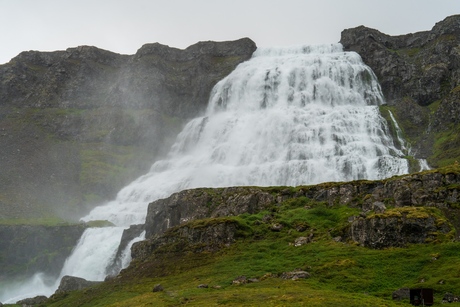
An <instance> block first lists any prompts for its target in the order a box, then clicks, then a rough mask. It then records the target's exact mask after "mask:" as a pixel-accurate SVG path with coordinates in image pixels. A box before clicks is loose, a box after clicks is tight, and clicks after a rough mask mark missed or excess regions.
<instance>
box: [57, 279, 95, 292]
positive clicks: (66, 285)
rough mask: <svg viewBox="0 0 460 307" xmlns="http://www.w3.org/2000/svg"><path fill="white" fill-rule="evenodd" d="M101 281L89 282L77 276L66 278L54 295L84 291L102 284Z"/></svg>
mask: <svg viewBox="0 0 460 307" xmlns="http://www.w3.org/2000/svg"><path fill="white" fill-rule="evenodd" d="M100 283H101V282H100V281H89V280H86V279H84V278H80V277H75V276H68V275H66V276H64V277H62V279H61V283H60V284H59V287H58V288H57V290H56V292H54V294H59V293H65V292H69V291H75V290H82V289H85V288H89V287H92V286H95V285H97V284H100Z"/></svg>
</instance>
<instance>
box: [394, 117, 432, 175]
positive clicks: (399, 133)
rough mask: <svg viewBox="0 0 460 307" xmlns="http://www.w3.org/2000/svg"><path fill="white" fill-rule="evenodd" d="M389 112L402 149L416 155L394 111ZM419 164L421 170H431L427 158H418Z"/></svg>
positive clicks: (405, 152)
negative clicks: (406, 139) (405, 137)
mask: <svg viewBox="0 0 460 307" xmlns="http://www.w3.org/2000/svg"><path fill="white" fill-rule="evenodd" d="M388 113H389V114H390V118H391V120H392V121H393V125H394V127H395V130H396V137H397V138H398V142H399V144H400V146H401V150H402V151H403V153H404V154H406V155H408V156H414V153H413V152H412V148H411V146H410V144H409V143H407V142H406V141H405V140H404V138H403V132H402V130H401V127H399V125H398V122H397V121H396V118H395V117H394V116H393V112H391V111H390V110H388ZM417 161H418V164H419V170H418V171H419V172H421V171H426V170H430V169H431V167H430V166H429V165H428V162H427V161H426V159H417Z"/></svg>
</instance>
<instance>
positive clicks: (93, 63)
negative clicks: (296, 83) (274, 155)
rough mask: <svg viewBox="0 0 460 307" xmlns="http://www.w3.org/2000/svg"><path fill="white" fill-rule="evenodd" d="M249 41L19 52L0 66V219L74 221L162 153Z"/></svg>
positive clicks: (243, 56) (249, 48) (245, 52)
mask: <svg viewBox="0 0 460 307" xmlns="http://www.w3.org/2000/svg"><path fill="white" fill-rule="evenodd" d="M255 49H256V46H255V44H254V42H252V41H251V40H250V39H247V38H245V39H241V40H237V41H232V42H200V43H197V44H195V45H193V46H190V47H188V48H187V49H185V50H179V49H175V48H170V47H168V46H164V45H161V44H158V43H155V44H147V45H144V46H142V47H141V48H140V49H139V50H138V52H137V53H136V54H134V55H120V54H116V53H112V52H110V51H106V50H101V49H98V48H96V47H91V46H80V47H76V48H69V49H67V50H65V51H56V52H38V51H27V52H22V53H21V54H19V55H18V56H17V57H15V58H13V59H12V60H11V61H10V62H9V63H7V64H4V65H0V169H1V170H2V171H1V172H0V218H1V219H3V218H15V217H21V218H24V217H37V216H47V215H58V216H65V217H68V216H71V215H78V214H81V213H82V212H84V211H85V210H87V209H89V208H91V206H92V205H94V204H96V203H98V202H100V201H102V200H104V199H109V198H112V197H113V196H114V194H115V193H116V192H117V191H118V190H119V189H120V188H121V187H123V186H124V185H125V184H127V183H128V182H130V181H131V180H133V179H134V178H136V177H137V176H139V175H140V174H142V173H143V172H145V169H148V167H149V165H150V164H151V163H153V162H154V161H155V160H156V159H158V157H160V156H161V155H162V154H164V153H165V152H167V151H168V149H169V146H170V145H171V143H172V141H173V140H174V137H175V135H176V134H177V133H178V132H179V131H180V129H181V127H182V125H183V124H184V122H185V121H186V120H187V119H189V118H192V117H195V116H196V115H197V114H199V113H200V112H202V111H203V110H204V109H205V107H206V105H207V101H208V97H209V94H210V91H211V89H212V87H213V86H214V84H215V83H216V82H217V81H219V80H220V79H222V78H223V77H225V76H226V75H227V74H228V73H230V72H231V71H232V70H233V69H234V68H235V67H236V65H238V64H239V63H240V62H242V61H245V60H247V59H248V58H250V57H251V55H252V53H253V52H254V50H255Z"/></svg>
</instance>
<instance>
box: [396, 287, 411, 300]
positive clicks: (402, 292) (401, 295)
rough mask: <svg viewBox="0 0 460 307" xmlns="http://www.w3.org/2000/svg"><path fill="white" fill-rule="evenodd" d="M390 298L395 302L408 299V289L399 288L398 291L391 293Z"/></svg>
mask: <svg viewBox="0 0 460 307" xmlns="http://www.w3.org/2000/svg"><path fill="white" fill-rule="evenodd" d="M392 298H393V300H396V301H401V300H405V299H409V298H410V289H409V288H401V289H398V290H396V291H393V294H392Z"/></svg>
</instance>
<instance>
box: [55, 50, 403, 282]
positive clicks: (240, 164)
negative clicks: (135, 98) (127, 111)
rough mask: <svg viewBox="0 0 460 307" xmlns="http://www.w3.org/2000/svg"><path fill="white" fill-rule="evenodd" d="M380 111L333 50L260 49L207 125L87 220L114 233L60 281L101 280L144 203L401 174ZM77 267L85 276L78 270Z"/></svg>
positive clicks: (344, 57)
mask: <svg viewBox="0 0 460 307" xmlns="http://www.w3.org/2000/svg"><path fill="white" fill-rule="evenodd" d="M381 103H383V98H382V94H381V91H380V86H379V84H378V82H377V80H376V78H375V76H374V74H373V72H372V71H371V70H370V68H369V67H367V66H365V65H364V64H363V63H362V61H361V58H360V57H359V55H358V54H356V53H353V52H343V51H342V46H341V45H339V44H336V45H325V46H315V47H308V46H304V47H295V48H277V49H258V50H257V51H256V52H255V54H254V55H253V58H252V59H251V60H250V61H247V62H245V63H242V64H240V65H239V66H238V67H237V68H236V69H235V70H234V71H233V72H232V73H231V74H230V75H229V76H228V77H226V78H225V79H223V80H222V81H220V82H219V83H218V84H217V85H216V86H215V87H214V89H213V91H212V94H211V99H210V102H209V106H208V109H207V111H206V114H205V116H203V117H199V118H196V119H194V120H192V121H190V122H189V123H188V124H187V126H186V127H185V128H184V130H183V131H182V132H181V133H180V135H179V136H178V138H177V141H176V143H175V145H174V146H173V148H172V149H171V151H170V153H169V155H168V157H167V159H165V160H162V161H158V162H156V163H155V164H154V165H153V166H152V168H151V170H150V171H149V173H147V174H146V175H144V176H142V177H140V178H139V179H137V180H136V181H134V182H132V183H131V184H129V185H128V186H126V187H125V188H123V189H122V190H121V191H120V192H119V193H118V195H117V198H116V199H115V200H114V201H111V202H109V203H108V204H106V205H104V206H100V207H97V208H95V209H94V210H93V211H92V212H91V213H90V214H89V215H88V216H86V217H84V218H83V220H84V221H89V220H109V221H111V222H112V223H114V224H115V225H117V227H109V228H101V229H98V230H94V229H88V230H87V231H86V232H85V234H84V235H83V236H82V238H81V239H80V242H79V245H78V246H77V248H76V249H75V250H74V252H73V254H72V256H71V257H70V258H69V259H68V260H67V261H66V265H65V267H64V269H63V273H62V274H61V276H62V275H63V274H71V275H75V276H79V277H83V278H86V279H91V280H102V279H103V278H104V274H105V272H106V271H105V269H106V267H107V263H108V262H110V261H108V259H109V258H110V257H112V256H113V255H114V254H115V252H116V248H117V247H116V246H115V245H117V244H118V243H116V244H112V243H113V242H119V241H120V237H121V231H122V229H123V228H126V227H127V226H129V225H131V224H140V223H143V222H144V220H145V215H146V211H147V210H146V209H147V204H148V203H149V202H151V201H153V200H156V199H159V198H163V197H167V196H169V195H170V194H171V193H174V192H177V191H180V190H183V189H186V188H194V187H222V186H238V185H259V186H270V185H292V186H295V185H302V184H315V183H320V182H325V181H349V180H355V179H364V178H365V179H381V178H385V177H390V176H393V175H398V174H403V173H407V172H408V163H407V161H406V160H405V159H404V158H402V157H403V153H402V152H401V151H400V150H398V149H397V148H395V147H394V145H393V140H392V139H391V137H390V134H389V133H388V129H387V126H386V123H385V121H384V119H383V118H382V117H381V116H380V113H379V110H378V105H379V104H381ZM96 234H97V235H96ZM100 238H111V239H100ZM101 240H103V241H107V242H106V243H107V244H98V243H99V242H100V241H101ZM95 243H97V244H95ZM101 255H105V256H101ZM82 259H86V260H85V261H86V264H85V266H86V268H81V269H80V268H78V267H80V266H82V263H83V262H82ZM125 262H127V261H125ZM72 263H75V264H74V265H73V264H72ZM77 268H78V269H77ZM94 268H97V270H96V269H94Z"/></svg>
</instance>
